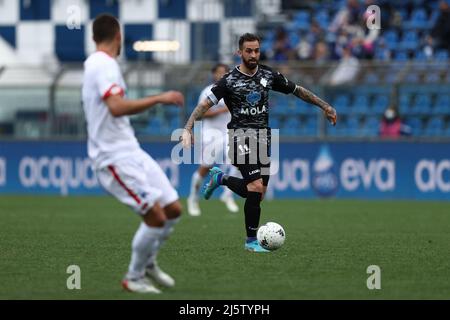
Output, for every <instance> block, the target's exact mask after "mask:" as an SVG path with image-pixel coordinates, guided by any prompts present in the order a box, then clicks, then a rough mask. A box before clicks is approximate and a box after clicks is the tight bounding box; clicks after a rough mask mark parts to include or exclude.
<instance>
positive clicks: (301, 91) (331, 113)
mask: <svg viewBox="0 0 450 320" xmlns="http://www.w3.org/2000/svg"><path fill="white" fill-rule="evenodd" d="M294 95H295V96H297V97H299V98H300V99H302V100H304V101H306V102H308V103H311V104H314V105H316V106H318V107H319V108H320V109H322V110H323V111H324V113H325V115H326V117H327V119H328V120H329V121H330V122H331V124H332V125H335V124H336V120H337V114H336V110H335V109H334V108H333V107H332V106H330V104H328V103H327V102H325V101H323V100H322V99H320V98H319V97H318V96H316V95H315V94H314V93H312V92H311V91H309V90H308V89H306V88H303V87H302V86H299V85H297V86H296V87H295V90H294Z"/></svg>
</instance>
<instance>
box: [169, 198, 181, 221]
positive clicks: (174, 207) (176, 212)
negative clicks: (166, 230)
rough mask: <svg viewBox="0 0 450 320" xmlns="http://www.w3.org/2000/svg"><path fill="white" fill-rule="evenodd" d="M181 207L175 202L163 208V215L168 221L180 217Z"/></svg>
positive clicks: (179, 203) (178, 202)
mask: <svg viewBox="0 0 450 320" xmlns="http://www.w3.org/2000/svg"><path fill="white" fill-rule="evenodd" d="M182 212H183V206H182V205H181V202H180V201H175V202H174V203H171V204H169V205H168V206H166V207H165V208H164V213H165V215H166V217H167V218H168V219H176V218H178V217H179V216H181V213H182Z"/></svg>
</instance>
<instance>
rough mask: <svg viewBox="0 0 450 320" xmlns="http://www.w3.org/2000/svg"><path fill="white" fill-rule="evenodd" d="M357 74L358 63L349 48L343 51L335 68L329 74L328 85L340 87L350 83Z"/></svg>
mask: <svg viewBox="0 0 450 320" xmlns="http://www.w3.org/2000/svg"><path fill="white" fill-rule="evenodd" d="M358 72H359V61H358V59H356V58H355V57H354V56H353V54H352V50H351V47H350V46H346V47H345V48H344V50H343V56H342V59H341V61H340V62H339V65H338V66H337V68H336V69H335V70H334V71H333V73H332V74H331V79H330V84H331V85H340V84H344V83H347V82H351V81H352V80H354V79H355V77H356V75H357V74H358Z"/></svg>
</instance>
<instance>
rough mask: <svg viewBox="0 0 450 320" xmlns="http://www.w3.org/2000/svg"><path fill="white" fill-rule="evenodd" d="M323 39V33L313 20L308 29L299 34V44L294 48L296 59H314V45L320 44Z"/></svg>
mask: <svg viewBox="0 0 450 320" xmlns="http://www.w3.org/2000/svg"><path fill="white" fill-rule="evenodd" d="M323 38H324V31H323V30H322V28H321V27H320V25H319V24H318V23H317V21H315V20H313V21H312V22H311V27H310V29H309V30H308V31H307V32H304V33H302V34H301V37H300V42H299V44H298V45H297V48H296V51H297V56H298V58H299V59H300V60H305V59H315V57H314V56H315V49H316V45H317V43H319V42H321V41H322V40H323Z"/></svg>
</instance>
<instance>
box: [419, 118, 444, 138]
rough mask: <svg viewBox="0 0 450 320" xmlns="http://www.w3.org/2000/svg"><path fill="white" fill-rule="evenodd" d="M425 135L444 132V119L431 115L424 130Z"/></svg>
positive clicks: (439, 134) (436, 134) (435, 135)
mask: <svg viewBox="0 0 450 320" xmlns="http://www.w3.org/2000/svg"><path fill="white" fill-rule="evenodd" d="M423 134H424V135H425V136H429V137H437V136H441V135H443V134H444V120H443V118H442V117H439V116H437V117H432V118H430V119H429V120H428V122H427V125H426V127H425V130H424V132H423Z"/></svg>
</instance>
